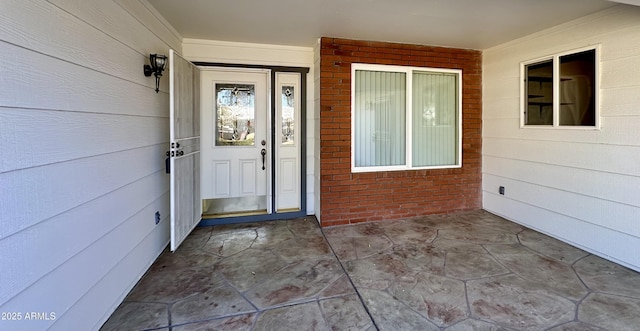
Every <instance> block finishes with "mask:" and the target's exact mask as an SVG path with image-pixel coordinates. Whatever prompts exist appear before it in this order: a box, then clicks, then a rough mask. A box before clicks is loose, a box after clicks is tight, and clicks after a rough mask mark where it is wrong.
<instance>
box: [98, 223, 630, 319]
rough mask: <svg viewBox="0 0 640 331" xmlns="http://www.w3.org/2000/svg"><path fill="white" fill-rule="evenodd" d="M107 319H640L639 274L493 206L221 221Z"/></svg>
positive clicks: (167, 257)
mask: <svg viewBox="0 0 640 331" xmlns="http://www.w3.org/2000/svg"><path fill="white" fill-rule="evenodd" d="M101 330H105V331H106V330H162V331H168V330H172V331H187V330H366V331H368V330H446V331H458V330H550V331H577V330H594V331H595V330H615V331H619V330H640V274H639V273H637V272H635V271H632V270H629V269H626V268H624V267H622V266H620V265H617V264H615V263H612V262H609V261H607V260H604V259H602V258H599V257H597V256H594V255H591V254H589V253H587V252H584V251H582V250H580V249H577V248H574V247H572V246H569V245H567V244H564V243H562V242H560V241H558V240H555V239H553V238H550V237H548V236H545V235H543V234H540V233H538V232H535V231H533V230H530V229H526V228H524V227H522V226H520V225H518V224H515V223H512V222H509V221H507V220H504V219H502V218H500V217H497V216H495V215H492V214H490V213H487V212H485V211H474V212H465V213H456V214H447V215H433V216H426V217H419V218H414V219H408V220H401V221H388V222H377V223H360V224H355V225H345V226H336V227H330V228H325V229H322V230H321V229H320V227H319V226H318V225H317V223H316V221H315V219H314V218H311V217H309V218H300V219H295V220H287V221H273V222H262V223H249V224H238V225H220V226H214V227H203V228H197V229H196V230H194V232H193V233H192V234H191V235H190V236H189V237H188V238H187V240H186V241H185V242H184V243H183V244H182V246H181V247H180V248H179V249H178V250H177V251H176V252H175V253H171V252H168V251H165V252H163V253H162V255H161V256H160V257H159V258H158V259H157V260H156V262H155V263H154V264H153V266H152V267H151V268H150V269H149V271H148V272H147V274H146V275H145V276H144V277H143V278H142V279H141V280H140V282H139V283H138V284H137V285H136V286H135V288H134V289H133V290H132V291H131V292H130V293H129V295H128V296H127V297H126V299H125V301H124V302H123V303H122V304H121V305H120V307H118V309H117V310H116V311H115V312H114V313H113V315H112V316H111V317H110V318H109V320H108V321H107V322H106V323H105V324H104V325H103V327H102V328H101Z"/></svg>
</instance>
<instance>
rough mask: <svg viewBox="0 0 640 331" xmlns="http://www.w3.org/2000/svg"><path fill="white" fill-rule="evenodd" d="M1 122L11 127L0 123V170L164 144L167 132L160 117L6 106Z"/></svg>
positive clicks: (165, 123)
mask: <svg viewBox="0 0 640 331" xmlns="http://www.w3.org/2000/svg"><path fill="white" fill-rule="evenodd" d="M0 121H2V123H11V126H8V125H6V127H5V125H2V124H0V125H2V131H3V142H4V143H5V144H6V148H4V149H3V158H2V160H1V161H0V172H9V171H14V170H18V169H24V168H31V167H37V166H42V165H47V164H53V163H59V162H63V161H66V160H75V159H82V158H86V157H91V156H94V155H103V154H111V153H116V152H123V150H133V149H138V148H145V147H147V146H154V145H158V144H163V143H164V142H165V141H166V139H167V136H168V134H169V119H168V118H164V117H143V116H121V115H114V114H104V113H86V112H68V111H54V110H33V109H22V108H6V109H4V110H3V111H2V113H0ZM105 127H109V128H111V129H110V130H109V134H105V132H104V128H105ZM161 127H162V128H166V129H163V130H158V128H161ZM60 147H63V148H60ZM162 147H164V145H163V146H162ZM107 158H109V156H107ZM109 163H110V162H109ZM107 166H112V165H111V164H107ZM116 166H117V165H116ZM105 170H106V169H105ZM116 170H122V169H116ZM116 170H113V171H116Z"/></svg>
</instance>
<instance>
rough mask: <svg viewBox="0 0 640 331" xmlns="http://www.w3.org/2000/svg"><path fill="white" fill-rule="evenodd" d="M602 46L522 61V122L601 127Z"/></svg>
mask: <svg viewBox="0 0 640 331" xmlns="http://www.w3.org/2000/svg"><path fill="white" fill-rule="evenodd" d="M598 70H599V50H598V47H597V46H595V47H588V48H583V49H579V50H574V51H570V52H564V53H560V54H556V55H553V56H549V57H545V58H541V59H537V60H533V61H528V62H523V63H522V64H521V76H522V80H521V81H522V87H521V95H522V96H521V100H522V111H521V114H522V116H521V126H523V127H564V128H570V127H573V128H592V129H593V128H599V124H600V123H599V122H600V121H599V109H598V108H599V107H598V94H599V93H598V91H599V84H598Z"/></svg>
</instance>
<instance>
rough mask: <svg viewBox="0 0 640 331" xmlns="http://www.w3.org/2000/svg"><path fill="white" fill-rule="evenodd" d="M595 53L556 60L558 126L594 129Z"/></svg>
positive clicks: (588, 52) (593, 51) (590, 52)
mask: <svg viewBox="0 0 640 331" xmlns="http://www.w3.org/2000/svg"><path fill="white" fill-rule="evenodd" d="M595 62H596V51H595V50H589V51H586V52H581V53H576V54H571V55H565V56H562V57H560V125H584V126H594V125H596V118H595V115H596V105H595V103H596V97H595V88H596V79H595V76H596V69H595Z"/></svg>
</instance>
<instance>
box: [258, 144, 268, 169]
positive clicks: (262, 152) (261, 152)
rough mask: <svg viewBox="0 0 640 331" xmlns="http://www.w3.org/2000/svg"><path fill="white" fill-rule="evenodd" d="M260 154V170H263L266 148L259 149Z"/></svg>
mask: <svg viewBox="0 0 640 331" xmlns="http://www.w3.org/2000/svg"><path fill="white" fill-rule="evenodd" d="M260 155H262V170H264V169H265V167H264V162H265V157H266V156H267V150H266V149H264V148H263V149H262V150H261V151H260Z"/></svg>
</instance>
